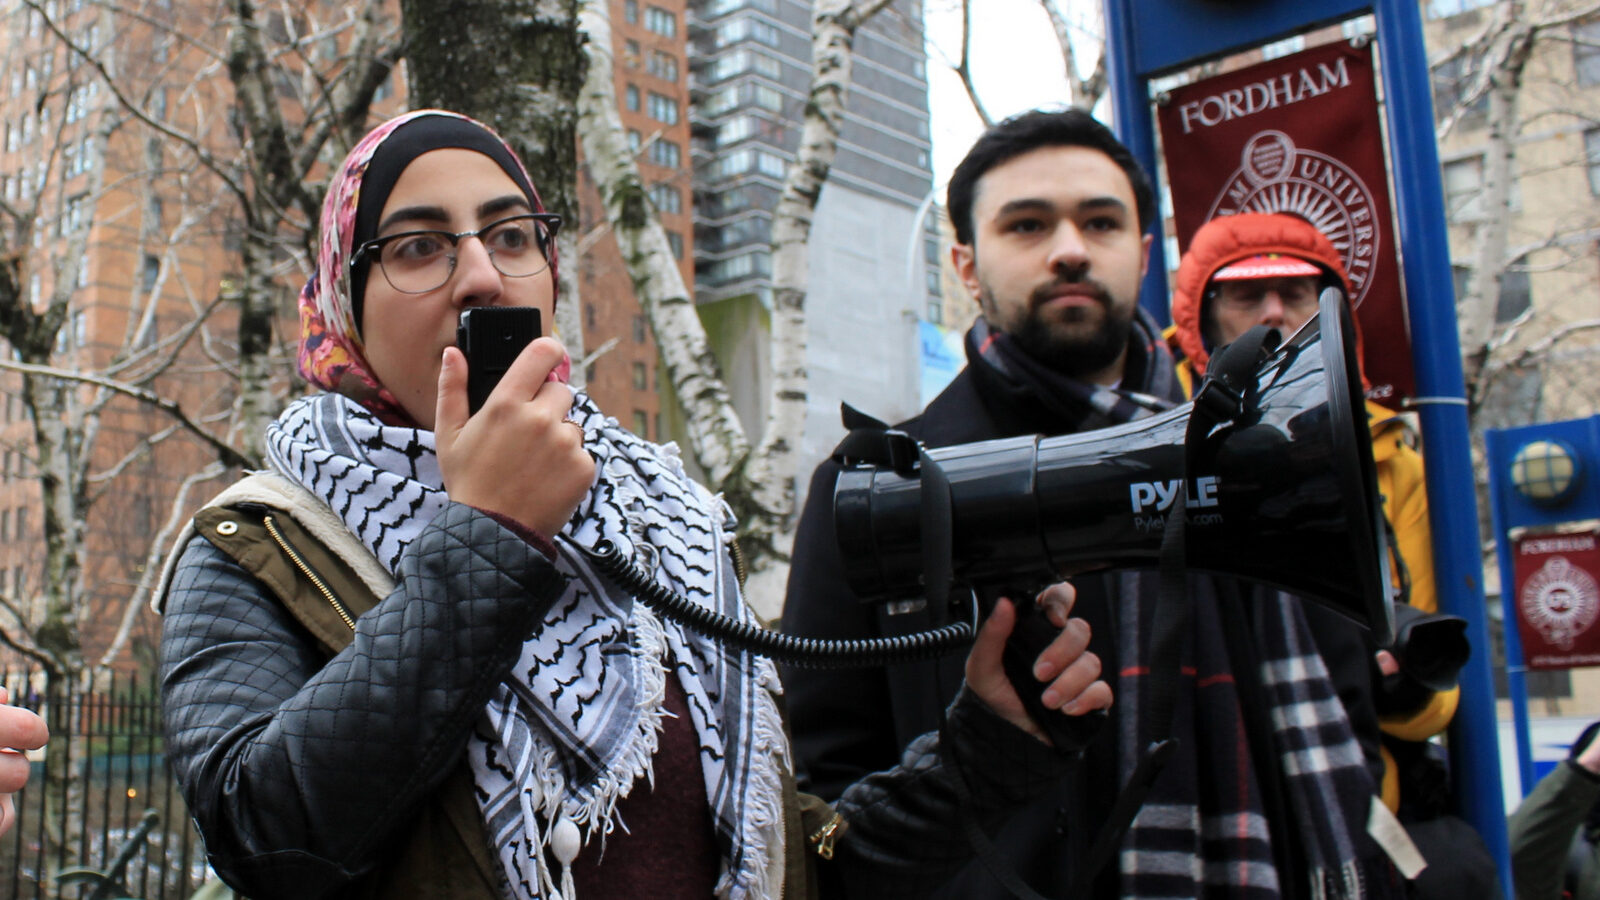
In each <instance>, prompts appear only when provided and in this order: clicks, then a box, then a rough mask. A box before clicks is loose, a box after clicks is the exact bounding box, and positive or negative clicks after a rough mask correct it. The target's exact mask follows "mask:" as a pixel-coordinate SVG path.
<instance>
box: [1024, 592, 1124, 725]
mask: <svg viewBox="0 0 1600 900" xmlns="http://www.w3.org/2000/svg"><path fill="white" fill-rule="evenodd" d="M1013 605H1014V606H1015V607H1016V610H1017V621H1016V625H1015V626H1014V627H1013V628H1012V629H1011V637H1009V638H1008V639H1007V640H1006V649H1005V652H1004V653H1003V654H1002V655H1001V665H1002V666H1003V667H1004V669H1005V673H1006V678H1007V679H1008V680H1009V681H1010V682H1011V687H1012V688H1013V689H1015V690H1016V692H1017V697H1019V698H1020V699H1021V700H1022V707H1023V709H1025V710H1027V711H1028V717H1029V718H1031V719H1033V722H1034V724H1035V725H1037V726H1039V729H1040V730H1042V731H1043V732H1044V733H1045V735H1046V736H1047V737H1049V738H1050V743H1051V744H1053V745H1055V748H1056V749H1057V750H1059V751H1061V752H1063V753H1077V752H1078V751H1080V750H1082V749H1083V748H1085V747H1087V746H1089V742H1090V741H1092V740H1093V739H1094V736H1095V735H1096V734H1098V733H1099V731H1100V728H1101V724H1102V723H1103V722H1105V720H1106V711H1105V710H1103V709H1097V710H1094V711H1093V712H1090V713H1085V714H1084V715H1079V716H1069V715H1067V714H1066V713H1063V712H1062V711H1061V710H1059V709H1050V708H1049V707H1047V706H1045V705H1044V701H1043V700H1042V699H1041V698H1040V695H1041V694H1042V693H1043V692H1044V685H1043V684H1042V683H1041V682H1040V681H1039V679H1037V678H1035V677H1034V676H1033V664H1034V662H1035V661H1036V660H1038V658H1039V654H1040V653H1043V652H1044V648H1045V647H1047V646H1049V645H1050V642H1051V641H1053V640H1055V637H1056V635H1057V634H1058V633H1060V629H1059V628H1057V627H1056V626H1055V625H1053V624H1051V622H1050V620H1049V619H1048V618H1046V617H1045V614H1044V610H1043V608H1041V607H1039V606H1038V605H1036V604H1033V603H1028V602H1025V601H1024V602H1019V603H1015V604H1013Z"/></svg>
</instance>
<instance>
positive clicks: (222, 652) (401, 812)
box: [161, 504, 564, 900]
mask: <svg viewBox="0 0 1600 900" xmlns="http://www.w3.org/2000/svg"><path fill="white" fill-rule="evenodd" d="M261 549H262V552H263V553H273V552H275V548H271V547H268V546H263V547H262V548H261ZM396 581H397V584H398V585H399V586H398V588H397V589H396V590H395V592H394V593H392V594H390V595H389V596H388V597H387V598H385V599H384V600H383V601H381V602H380V603H379V604H378V605H377V606H376V607H374V608H373V609H372V610H371V611H370V612H369V613H368V614H366V615H364V616H362V617H361V618H360V619H359V620H358V621H357V622H356V627H355V633H354V638H353V640H352V641H351V643H350V646H349V647H347V648H346V649H344V650H343V651H341V652H339V653H338V654H337V655H336V656H334V657H333V658H332V659H331V660H329V659H327V658H326V656H325V654H324V652H323V650H322V649H321V648H320V647H319V646H318V643H317V642H316V641H315V640H314V639H312V637H311V635H310V634H308V633H307V631H306V629H305V628H304V627H303V626H302V625H301V624H300V623H299V622H297V621H296V620H295V619H294V618H293V617H292V616H291V614H290V613H289V612H288V611H287V610H286V609H285V608H284V607H283V605H282V604H280V603H279V602H278V601H277V600H275V599H274V598H273V595H272V593H271V591H269V590H268V589H267V587H266V586H265V585H264V584H263V583H262V582H260V581H258V580H257V579H255V578H254V577H253V576H251V575H250V574H249V573H248V572H246V571H245V570H244V569H242V568H241V567H240V566H239V565H238V564H237V563H235V562H234V561H233V560H232V559H230V558H229V557H228V556H227V555H224V554H223V553H222V552H221V551H219V550H218V549H217V548H216V547H214V546H212V545H211V544H210V543H208V542H207V541H206V540H204V539H203V532H202V537H197V538H196V539H194V540H192V541H191V542H190V543H189V545H188V547H187V548H186V549H185V550H184V554H183V558H182V559H181V561H180V563H179V567H178V569H177V572H176V575H175V577H174V580H173V582H172V585H171V587H170V589H169V591H168V593H167V602H166V616H165V619H164V625H163V639H162V646H161V650H162V662H163V674H164V677H163V686H162V703H163V708H164V715H165V722H166V731H167V751H168V757H169V759H170V760H171V762H172V766H173V771H174V774H175V775H176V776H177V779H178V781H179V783H180V784H181V785H182V787H183V791H184V797H185V799H186V800H187V801H188V804H189V809H190V812H191V814H192V815H193V816H194V818H195V821H196V822H197V823H198V825H199V827H200V830H201V833H202V834H203V835H204V836H205V838H206V849H207V852H208V853H209V854H210V859H211V864H212V866H213V867H214V868H215V869H216V870H217V871H218V873H219V874H221V875H222V876H223V877H224V879H226V880H227V881H228V882H229V884H230V885H232V886H234V887H235V888H236V889H239V890H242V891H244V892H245V893H247V894H249V896H250V897H252V898H253V900H271V898H279V897H281V898H315V897H328V896H363V895H368V894H373V893H376V894H378V895H383V894H385V893H387V892H386V891H376V892H375V891H374V890H373V885H372V882H371V880H363V876H365V875H367V874H369V873H372V872H374V871H375V870H378V869H380V868H383V869H385V870H386V871H394V870H395V869H397V868H398V867H401V866H402V864H409V865H411V866H415V865H416V862H417V861H416V860H415V859H410V860H401V859H399V856H400V855H401V850H402V849H403V848H402V847H401V846H400V844H401V843H402V839H403V838H409V837H411V835H410V831H411V829H412V828H414V827H415V826H416V825H418V824H419V819H427V820H428V821H429V822H437V823H439V824H441V825H442V821H440V819H439V817H419V811H420V810H422V809H423V807H424V806H425V804H426V803H427V802H428V801H431V800H432V799H433V798H434V796H435V794H436V793H437V792H439V791H440V788H441V786H442V785H443V784H444V783H445V782H446V780H447V779H449V778H451V777H452V776H454V775H456V773H457V772H458V771H459V770H460V768H461V760H462V758H463V751H464V749H465V747H466V742H467V738H468V735H469V734H470V731H471V727H472V723H473V722H474V721H475V720H476V719H477V717H478V716H479V714H480V713H481V711H482V709H483V706H484V704H485V702H487V700H488V698H489V694H490V691H491V690H492V689H493V687H494V685H495V684H497V683H498V682H499V681H500V680H501V679H502V678H503V677H504V675H505V673H506V672H507V670H509V668H510V667H511V665H512V663H514V662H515V661H516V658H517V655H518V653H519V651H520V647H521V644H522V642H523V640H524V639H525V637H526V636H527V635H528V633H529V632H530V630H531V629H532V628H533V627H534V625H535V624H536V623H537V622H538V621H539V620H540V619H541V618H542V616H543V615H544V612H545V610H546V609H547V608H548V607H549V605H550V604H551V603H552V602H554V600H555V599H556V598H557V597H558V596H559V595H560V593H561V590H562V588H563V586H564V579H563V577H562V576H561V575H560V574H559V573H558V572H557V571H556V569H555V567H554V566H552V565H551V564H550V562H549V561H548V560H547V559H546V558H545V557H544V556H543V555H541V554H540V553H539V551H538V550H536V549H534V548H533V547H532V546H530V545H529V544H527V543H526V542H524V541H523V540H522V539H521V538H520V537H518V536H517V535H515V534H513V533H512V532H510V531H507V530H506V529H504V528H502V527H501V526H500V525H499V524H498V523H496V522H495V521H494V520H493V519H491V518H489V517H488V516H486V515H483V514H482V513H479V512H477V511H476V510H473V509H471V508H470V507H465V506H460V505H456V504H451V505H450V506H449V507H448V508H447V509H446V510H445V511H444V512H443V513H441V514H440V515H439V516H438V517H437V518H436V519H435V520H434V521H433V523H432V524H430V525H429V526H428V527H427V528H426V529H425V530H424V531H423V532H422V534H421V536H420V537H419V538H418V539H417V541H416V542H415V543H414V544H413V545H412V548H411V550H410V552H408V553H407V554H406V556H405V558H404V559H403V560H402V562H401V566H400V571H399V573H398V577H397V579H396ZM433 830H435V831H439V832H443V831H445V830H446V829H443V828H434V829H433ZM449 837H450V840H456V841H458V840H459V838H455V837H453V836H449ZM440 840H441V841H443V838H441V839H440ZM473 849H475V850H481V849H482V848H473ZM455 855H456V856H457V857H458V858H461V854H455ZM386 863H387V865H385V864H386ZM457 874H458V875H460V874H463V873H459V872H458V873H457ZM379 880H380V881H381V880H382V879H381V878H380V879H379ZM474 880H479V879H477V878H475V879H474Z"/></svg>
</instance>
